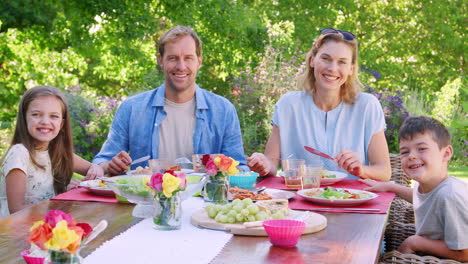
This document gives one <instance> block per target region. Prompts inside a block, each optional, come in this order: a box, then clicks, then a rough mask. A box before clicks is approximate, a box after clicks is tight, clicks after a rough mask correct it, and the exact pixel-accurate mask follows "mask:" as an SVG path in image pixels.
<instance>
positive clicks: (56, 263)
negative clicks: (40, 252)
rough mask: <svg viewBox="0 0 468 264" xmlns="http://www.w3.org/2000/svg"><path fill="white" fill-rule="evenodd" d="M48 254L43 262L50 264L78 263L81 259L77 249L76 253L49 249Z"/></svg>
mask: <svg viewBox="0 0 468 264" xmlns="http://www.w3.org/2000/svg"><path fill="white" fill-rule="evenodd" d="M48 253H49V254H48V256H47V258H46V261H45V262H44V263H50V264H79V263H81V262H82V261H83V259H82V258H81V256H80V254H79V251H77V252H76V253H68V252H64V251H57V250H49V251H48Z"/></svg>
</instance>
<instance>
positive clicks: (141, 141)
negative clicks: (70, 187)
mask: <svg viewBox="0 0 468 264" xmlns="http://www.w3.org/2000/svg"><path fill="white" fill-rule="evenodd" d="M201 46H202V44H201V40H200V39H199V38H198V36H197V34H196V33H195V32H194V31H193V30H192V29H191V28H188V27H183V26H176V27H174V28H172V29H170V30H169V31H167V32H166V33H164V35H163V36H162V37H161V39H160V40H159V47H158V64H159V66H160V67H161V69H162V70H163V71H164V77H165V81H164V84H163V85H161V86H160V87H159V88H157V89H154V90H151V91H148V92H144V93H141V94H138V95H135V96H132V97H130V98H128V99H126V100H125V101H124V102H122V104H121V106H120V107H119V109H118V110H117V113H116V114H115V117H114V120H113V122H112V126H111V129H110V131H109V135H108V139H107V140H106V142H105V143H104V145H103V146H102V149H101V151H100V152H99V153H98V155H97V156H96V157H95V159H94V160H93V163H96V164H100V165H101V166H102V167H103V168H104V170H105V172H107V173H109V174H111V175H116V174H120V173H121V172H123V171H125V170H128V169H129V166H130V163H131V161H132V160H135V159H138V158H141V157H144V156H147V155H149V156H151V158H152V159H164V160H175V159H176V158H181V157H186V158H188V159H191V156H192V154H214V153H221V154H224V155H226V156H229V157H232V158H233V159H235V160H238V161H239V162H240V165H245V164H246V161H245V156H244V148H243V145H242V135H241V131H240V126H239V119H238V117H237V113H236V110H235V108H234V106H233V105H232V104H231V103H230V102H229V101H228V100H227V99H226V98H224V97H221V96H218V95H215V94H213V93H211V92H208V91H206V90H204V89H201V88H199V87H198V85H196V84H195V78H196V75H197V71H198V70H199V69H200V67H201V65H202V47H201ZM127 152H128V153H127ZM135 165H141V164H135Z"/></svg>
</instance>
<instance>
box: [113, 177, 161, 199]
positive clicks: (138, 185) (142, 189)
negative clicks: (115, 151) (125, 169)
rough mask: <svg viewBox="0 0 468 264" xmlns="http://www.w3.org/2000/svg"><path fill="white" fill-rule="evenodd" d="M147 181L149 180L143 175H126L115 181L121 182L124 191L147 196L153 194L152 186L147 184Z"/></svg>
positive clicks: (120, 186) (120, 187)
mask: <svg viewBox="0 0 468 264" xmlns="http://www.w3.org/2000/svg"><path fill="white" fill-rule="evenodd" d="M146 182H148V181H147V180H146V179H145V178H141V177H126V178H120V179H117V180H116V181H115V183H116V184H119V189H120V190H121V191H122V192H125V193H130V194H135V195H138V196H145V197H146V196H150V195H153V194H152V192H151V188H150V187H149V186H147V185H146Z"/></svg>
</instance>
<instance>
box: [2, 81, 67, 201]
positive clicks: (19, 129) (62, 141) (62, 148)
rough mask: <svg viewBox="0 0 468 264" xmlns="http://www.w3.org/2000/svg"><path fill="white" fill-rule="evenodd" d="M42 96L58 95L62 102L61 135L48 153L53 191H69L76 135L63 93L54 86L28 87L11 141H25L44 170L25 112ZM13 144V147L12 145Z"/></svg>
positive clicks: (34, 162)
mask: <svg viewBox="0 0 468 264" xmlns="http://www.w3.org/2000/svg"><path fill="white" fill-rule="evenodd" d="M41 96H55V97H56V98H57V99H58V100H60V102H61V105H62V117H63V125H62V128H61V129H60V131H59V133H58V135H57V136H56V137H55V138H54V139H53V140H52V141H50V142H49V150H48V152H49V156H50V161H51V164H52V174H53V176H54V190H55V193H56V194H59V193H62V192H64V191H65V190H66V188H67V185H68V184H69V183H70V180H71V177H72V175H73V138H72V134H71V125H70V114H69V111H68V104H67V101H66V99H65V97H64V95H63V93H62V92H61V91H60V90H59V89H58V88H56V87H53V86H48V85H44V86H36V87H34V88H31V89H29V90H27V91H26V92H25V93H24V95H23V98H22V99H21V102H20V104H19V107H18V108H19V109H18V116H17V118H16V128H15V133H14V135H13V139H12V141H11V146H13V145H16V144H23V145H24V146H25V147H26V149H27V150H28V151H29V156H30V157H31V162H32V163H33V164H34V165H36V166H37V167H39V168H41V169H44V168H45V166H44V165H43V164H39V163H38V162H37V161H36V158H35V152H36V150H35V147H34V138H33V137H32V136H31V135H30V134H29V132H28V125H27V123H26V113H27V111H28V107H29V105H30V104H31V102H32V101H33V100H34V99H36V98H38V97H41ZM11 146H10V148H11Z"/></svg>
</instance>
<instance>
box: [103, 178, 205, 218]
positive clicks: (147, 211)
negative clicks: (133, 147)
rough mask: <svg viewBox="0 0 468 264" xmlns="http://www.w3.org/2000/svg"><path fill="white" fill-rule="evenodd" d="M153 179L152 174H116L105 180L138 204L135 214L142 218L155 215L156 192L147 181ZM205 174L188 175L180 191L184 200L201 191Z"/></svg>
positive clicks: (123, 195)
mask: <svg viewBox="0 0 468 264" xmlns="http://www.w3.org/2000/svg"><path fill="white" fill-rule="evenodd" d="M150 179H151V175H150V174H141V175H124V176H115V177H112V178H108V179H106V180H105V182H106V183H107V185H108V186H109V188H110V189H111V190H112V191H114V192H115V193H116V194H117V195H120V196H122V197H125V198H126V199H127V200H128V201H129V202H131V203H134V204H136V206H135V208H134V209H133V214H132V215H133V216H135V217H140V218H149V217H153V201H154V195H155V192H154V190H153V189H151V188H150V187H149V186H148V185H146V183H148V182H149V181H150ZM206 181H207V179H206V177H204V176H196V177H193V176H188V175H187V185H186V188H185V190H183V191H180V197H181V199H182V201H183V200H185V199H187V198H188V197H190V196H192V195H194V194H196V193H197V192H200V191H201V189H202V188H203V186H204V185H205V182H206Z"/></svg>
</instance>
